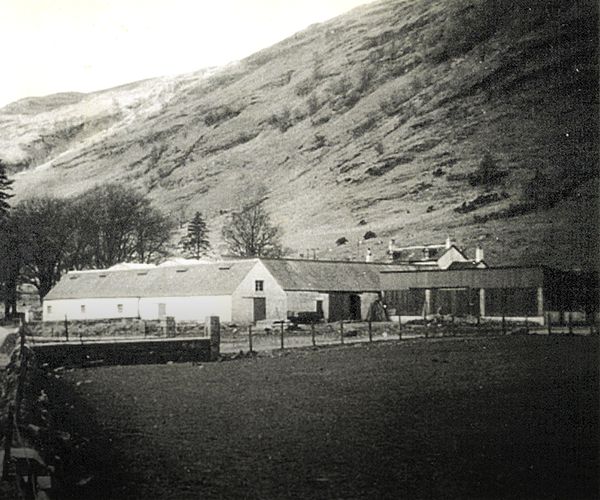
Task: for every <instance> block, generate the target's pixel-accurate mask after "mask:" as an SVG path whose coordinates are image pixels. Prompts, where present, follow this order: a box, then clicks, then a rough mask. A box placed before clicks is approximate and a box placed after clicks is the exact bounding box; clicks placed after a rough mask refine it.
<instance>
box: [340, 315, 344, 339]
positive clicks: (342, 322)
mask: <svg viewBox="0 0 600 500" xmlns="http://www.w3.org/2000/svg"><path fill="white" fill-rule="evenodd" d="M340 341H341V343H342V344H343V343H344V320H343V319H342V320H340Z"/></svg>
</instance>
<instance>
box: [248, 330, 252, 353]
mask: <svg viewBox="0 0 600 500" xmlns="http://www.w3.org/2000/svg"><path fill="white" fill-rule="evenodd" d="M248 348H249V349H250V354H252V325H249V326H248Z"/></svg>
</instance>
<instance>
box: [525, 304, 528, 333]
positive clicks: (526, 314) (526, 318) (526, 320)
mask: <svg viewBox="0 0 600 500" xmlns="http://www.w3.org/2000/svg"><path fill="white" fill-rule="evenodd" d="M525 335H529V317H528V313H527V310H526V311H525Z"/></svg>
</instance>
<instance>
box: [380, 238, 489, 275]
mask: <svg viewBox="0 0 600 500" xmlns="http://www.w3.org/2000/svg"><path fill="white" fill-rule="evenodd" d="M387 254H388V256H389V258H390V260H391V262H392V263H394V264H399V265H405V266H409V267H410V268H412V269H414V270H415V271H416V270H423V269H448V268H450V267H453V268H455V269H457V268H462V269H467V268H485V267H487V264H486V263H485V261H484V260H483V249H482V248H481V247H477V249H476V250H475V258H474V259H469V258H468V257H467V255H466V253H465V252H464V251H463V250H461V249H460V248H458V247H457V246H456V245H455V244H454V243H452V240H450V238H447V239H446V242H445V243H443V244H430V245H412V246H405V247H402V246H398V245H396V241H395V240H393V239H392V240H390V241H389V244H388V250H387Z"/></svg>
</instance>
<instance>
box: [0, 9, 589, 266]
mask: <svg viewBox="0 0 600 500" xmlns="http://www.w3.org/2000/svg"><path fill="white" fill-rule="evenodd" d="M597 20H598V12H597V5H596V2H594V1H592V0H587V1H581V2H578V1H571V2H559V1H552V2H551V1H548V2H540V5H539V6H538V5H537V3H535V5H534V6H533V7H532V2H526V1H524V0H523V1H517V2H503V1H499V0H480V1H477V0H448V1H445V2H437V1H433V0H406V1H392V0H387V1H381V2H376V3H374V4H370V5H367V6H364V7H362V8H359V9H355V10H354V11H351V12H349V13H348V14H346V15H343V16H340V17H338V18H336V19H333V20H331V21H329V22H327V23H324V24H319V25H314V26H311V27H310V28H308V29H306V30H305V31H303V32H300V33H298V34H296V35H294V36H293V37H291V38H289V39H287V40H284V41H283V42H281V43H279V44H277V45H275V46H273V47H271V48H269V49H266V50H263V51H261V52H259V53H257V54H255V55H253V56H251V57H249V58H248V59H246V60H243V61H241V62H239V63H235V64H231V65H229V66H227V67H225V68H220V69H217V70H210V71H203V72H199V73H196V74H192V75H185V76H182V77H177V78H163V79H154V80H148V81H145V82H139V83H135V84H131V85H127V86H123V87H120V88H116V89H110V90H107V91H104V92H98V93H93V94H87V95H82V94H61V95H59V96H51V97H48V98H37V99H35V100H26V101H25V102H23V101H19V102H18V103H13V104H11V105H10V106H8V107H6V108H4V109H2V110H0V137H1V139H0V158H4V159H5V160H6V161H7V162H9V164H10V165H11V168H12V169H13V171H14V172H16V179H17V182H16V184H15V185H16V190H17V192H18V195H19V196H20V197H22V196H27V195H28V194H31V193H36V192H37V193H39V192H41V191H46V192H52V193H55V194H59V195H70V194H73V193H77V192H79V191H81V190H83V189H85V188H87V187H89V186H90V185H91V184H94V183H97V182H101V181H105V180H119V181H122V182H127V183H130V184H131V185H133V186H137V187H139V188H140V189H142V190H144V191H147V192H149V193H150V195H151V196H152V197H153V198H155V199H156V200H157V201H158V202H159V203H160V204H161V205H162V206H163V207H164V208H165V209H166V210H169V211H171V212H172V213H173V214H174V215H175V216H178V217H186V216H190V215H191V214H193V212H194V211H195V210H197V209H199V210H202V211H203V212H204V213H205V214H206V215H207V216H208V219H209V220H210V221H211V223H210V226H211V228H212V230H213V240H214V241H213V243H214V244H215V245H218V243H219V241H218V240H219V238H218V233H219V232H220V227H221V225H222V224H223V222H224V220H225V218H226V216H227V212H228V211H230V210H232V209H235V208H236V207H238V206H239V205H240V204H241V203H242V202H243V201H244V200H245V199H248V197H249V196H251V195H250V194H249V193H256V192H260V193H262V194H263V195H264V196H266V197H267V200H266V203H267V206H268V208H269V209H270V210H271V212H272V213H273V217H274V219H275V220H276V221H277V222H278V223H279V224H281V225H282V226H283V228H284V230H285V243H286V245H287V246H289V247H290V248H292V249H294V250H295V251H296V252H300V253H306V251H307V249H318V250H317V251H316V252H317V255H318V256H319V257H322V258H323V257H330V256H331V257H341V256H352V257H358V256H359V255H362V254H364V250H365V247H366V246H367V245H370V246H372V247H373V250H374V254H375V256H376V257H380V256H383V253H384V251H385V246H386V243H387V239H388V238H390V237H394V238H396V240H397V241H398V242H402V243H406V244H412V243H426V242H433V241H442V240H443V239H445V237H446V235H450V236H452V237H453V238H454V239H456V240H457V241H458V242H459V243H460V244H462V245H465V246H467V247H473V246H474V245H475V243H476V241H477V240H479V241H481V242H482V244H483V246H484V247H485V248H486V249H487V255H486V259H487V260H488V261H490V262H493V263H511V262H512V263H514V262H515V261H516V262H520V263H533V262H542V263H548V264H551V265H557V266H560V267H570V266H580V267H590V266H592V265H594V264H595V263H596V262H597V255H598V248H597V236H598V213H597V192H598V180H597V177H598V175H597V174H598V172H597V156H598V145H597V131H598V99H597V69H598V68H597V55H598V54H597V46H598V30H597ZM486 153H487V155H486ZM486 156H487V158H488V161H487V164H488V165H491V167H490V171H491V172H492V173H493V174H494V175H492V176H491V177H492V180H490V181H489V182H485V181H483V182H481V178H479V177H478V176H477V175H473V173H474V172H475V171H476V170H477V168H478V166H479V165H480V164H481V162H482V159H483V158H484V157H486ZM488 178H489V177H488ZM474 200H475V201H474ZM368 230H369V231H372V232H374V233H376V234H377V238H375V239H373V240H369V241H364V242H362V243H361V245H357V242H358V241H359V240H362V238H363V236H364V234H365V233H366V231H368ZM340 237H346V238H347V239H348V240H349V241H350V243H348V244H346V245H341V246H336V243H335V242H336V240H337V239H338V238H340Z"/></svg>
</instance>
